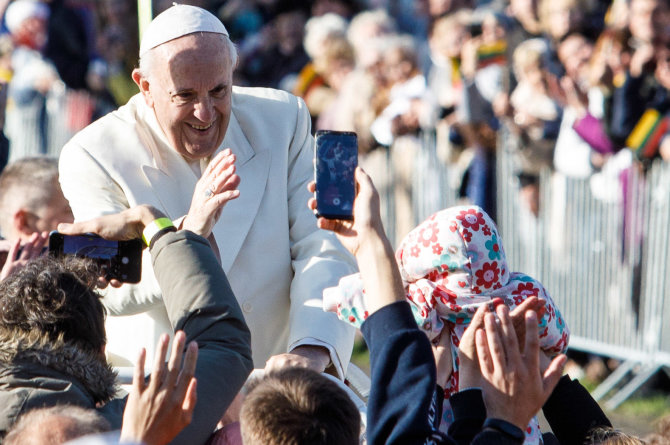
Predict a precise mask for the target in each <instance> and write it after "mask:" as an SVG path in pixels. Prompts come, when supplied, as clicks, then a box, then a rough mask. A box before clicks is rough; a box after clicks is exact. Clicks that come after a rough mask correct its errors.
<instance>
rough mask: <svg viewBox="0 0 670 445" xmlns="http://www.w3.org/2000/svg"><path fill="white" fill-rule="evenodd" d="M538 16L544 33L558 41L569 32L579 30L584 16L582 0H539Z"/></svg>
mask: <svg viewBox="0 0 670 445" xmlns="http://www.w3.org/2000/svg"><path fill="white" fill-rule="evenodd" d="M538 10H539V18H540V23H541V24H542V28H543V30H544V32H545V33H547V35H548V36H549V38H551V39H552V40H553V41H556V42H558V41H559V40H561V39H562V38H563V37H565V36H567V35H568V34H570V33H571V32H576V31H581V29H582V24H583V21H584V16H585V7H584V1H583V0H540V3H539V8H538Z"/></svg>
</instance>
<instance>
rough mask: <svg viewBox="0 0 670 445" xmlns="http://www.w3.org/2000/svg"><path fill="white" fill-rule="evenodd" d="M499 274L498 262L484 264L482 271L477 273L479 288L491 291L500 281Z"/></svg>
mask: <svg viewBox="0 0 670 445" xmlns="http://www.w3.org/2000/svg"><path fill="white" fill-rule="evenodd" d="M499 274H500V269H498V262H497V261H493V262H492V263H484V264H483V265H482V268H481V270H478V271H477V272H476V273H475V275H476V276H477V286H484V287H485V288H486V289H490V288H491V287H492V286H493V285H494V284H495V283H496V282H497V281H498V275H499ZM477 293H480V292H477Z"/></svg>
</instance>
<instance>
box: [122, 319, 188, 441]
mask: <svg viewBox="0 0 670 445" xmlns="http://www.w3.org/2000/svg"><path fill="white" fill-rule="evenodd" d="M168 340H169V338H168V336H167V335H163V336H161V338H160V340H159V341H158V347H157V348H156V356H155V359H154V369H153V372H152V373H151V379H150V381H149V383H148V384H147V383H146V382H145V381H144V360H145V358H146V351H145V350H144V349H142V351H141V352H140V355H139V357H138V360H137V364H136V365H135V374H134V376H133V385H132V389H131V391H130V394H129V395H128V401H127V402H126V409H125V411H124V412H123V424H122V427H121V442H124V441H131V442H133V443H144V444H147V445H163V444H167V443H169V442H170V441H171V440H172V439H174V438H175V437H176V436H177V434H179V433H180V432H181V430H183V429H184V428H185V427H186V426H187V425H188V424H189V423H191V419H192V417H193V410H194V409H195V403H196V380H195V378H194V377H193V375H194V374H195V365H196V361H197V359H198V345H197V343H195V342H191V343H189V345H188V348H187V350H186V354H185V356H184V354H183V351H184V344H185V343H186V334H184V332H183V331H177V333H176V334H175V336H174V340H173V342H172V353H171V354H170V361H169V362H168V363H167V364H166V363H165V356H166V352H167V348H168ZM182 356H183V357H184V363H183V364H182Z"/></svg>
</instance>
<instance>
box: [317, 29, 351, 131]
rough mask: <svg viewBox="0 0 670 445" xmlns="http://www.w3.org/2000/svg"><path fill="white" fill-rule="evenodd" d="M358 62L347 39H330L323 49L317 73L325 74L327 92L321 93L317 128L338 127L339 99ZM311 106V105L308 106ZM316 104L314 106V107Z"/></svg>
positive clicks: (318, 60) (342, 37) (318, 61)
mask: <svg viewBox="0 0 670 445" xmlns="http://www.w3.org/2000/svg"><path fill="white" fill-rule="evenodd" d="M355 64H356V60H355V58H354V49H353V47H352V46H351V44H350V43H349V41H348V40H347V39H346V37H344V36H341V37H335V38H332V39H330V40H329V41H328V42H327V43H326V44H325V45H324V49H323V55H322V57H320V58H319V59H317V60H315V68H316V70H317V72H320V73H323V74H322V75H323V78H324V80H325V85H327V91H324V90H325V89H324V90H322V91H321V96H322V98H321V100H322V105H321V112H320V113H319V119H318V121H317V122H316V125H315V128H316V129H317V130H319V129H328V128H335V127H336V126H337V119H338V114H339V113H340V109H341V106H342V105H341V104H340V103H339V101H338V99H339V98H340V97H342V96H341V94H340V93H341V92H342V89H343V87H344V84H345V82H346V81H347V78H348V76H349V74H350V73H351V72H352V71H353V70H354V68H355ZM308 106H309V104H308ZM314 106H315V104H312V107H314Z"/></svg>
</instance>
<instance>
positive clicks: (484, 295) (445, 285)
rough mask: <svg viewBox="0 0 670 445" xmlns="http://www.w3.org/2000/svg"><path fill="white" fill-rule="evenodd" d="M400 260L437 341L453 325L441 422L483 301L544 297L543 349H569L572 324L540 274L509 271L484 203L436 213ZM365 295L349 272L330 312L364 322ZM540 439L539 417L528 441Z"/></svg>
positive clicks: (328, 301)
mask: <svg viewBox="0 0 670 445" xmlns="http://www.w3.org/2000/svg"><path fill="white" fill-rule="evenodd" d="M396 260H397V262H398V267H399V269H400V274H401V276H402V279H403V284H404V286H405V290H406V292H407V300H408V301H409V303H410V306H411V308H412V312H413V313H414V318H415V320H416V322H417V324H418V325H419V328H420V329H421V330H423V331H424V332H425V333H426V335H428V338H429V339H430V340H434V339H436V338H437V337H438V336H439V335H440V333H442V331H443V328H444V327H445V325H446V327H447V331H446V332H448V333H449V335H450V336H451V344H452V351H451V352H452V359H453V360H452V363H453V371H452V373H451V375H450V377H449V380H448V381H447V384H446V386H445V406H444V410H443V422H442V427H444V428H446V427H448V425H449V424H450V423H451V421H450V416H451V409H450V408H449V405H448V398H449V396H450V395H451V394H453V393H455V392H457V391H458V368H459V367H458V360H457V350H458V344H459V341H460V339H461V337H462V336H463V332H464V331H465V329H466V328H467V326H468V324H469V323H470V321H471V319H472V316H473V315H474V313H475V312H476V310H477V308H478V307H479V306H481V305H482V304H488V303H491V302H492V300H494V299H496V298H500V299H502V301H503V302H504V303H505V304H506V305H507V306H508V307H509V308H510V310H511V309H514V308H515V307H517V306H518V305H519V304H521V303H522V302H523V301H524V300H525V299H526V298H528V297H530V296H536V297H538V298H539V299H540V300H544V301H545V302H546V304H545V312H544V315H543V316H542V318H541V319H540V321H539V323H540V347H541V348H542V350H544V351H545V352H547V353H549V354H551V355H554V354H558V353H562V352H565V350H566V349H567V345H568V338H569V332H568V328H567V326H566V324H565V322H564V320H563V317H562V316H561V314H560V312H559V311H558V308H557V307H556V305H555V303H554V301H553V300H552V298H551V296H550V295H549V293H548V292H547V291H546V290H545V289H544V287H543V286H542V284H541V283H539V282H538V281H537V280H535V279H534V278H532V277H530V276H528V275H525V274H523V273H520V272H510V271H509V267H508V265H507V260H506V258H505V251H504V249H503V246H502V242H501V239H500V235H499V234H498V229H497V228H496V225H495V223H494V222H493V220H492V219H491V218H490V217H489V216H488V215H487V214H486V213H485V212H484V211H483V210H482V209H481V208H479V207H476V206H460V207H451V208H448V209H445V210H441V211H439V212H437V213H435V214H434V215H432V216H431V217H430V218H428V219H427V220H426V221H424V222H423V223H421V224H420V225H419V226H417V227H416V228H415V229H414V230H412V231H411V232H410V233H409V234H408V235H407V236H406V237H405V238H404V239H403V241H402V243H401V245H400V247H399V248H398V250H397V251H396ZM363 292H364V290H363V283H362V281H361V278H360V276H359V275H358V274H354V275H349V276H346V277H343V278H342V279H341V280H340V282H339V284H338V286H337V287H333V288H329V289H326V290H324V298H323V304H324V309H325V310H329V311H333V312H337V315H338V317H339V318H340V319H342V320H344V321H347V322H349V323H351V324H353V325H354V326H356V327H360V325H361V324H362V323H363V321H364V320H365V318H367V312H366V311H365V306H364V303H363V302H364V300H363ZM539 441H540V432H539V428H538V424H537V421H536V420H535V419H533V421H532V422H531V424H530V425H529V426H528V428H527V430H526V442H525V443H527V444H530V443H538V442H539Z"/></svg>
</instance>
